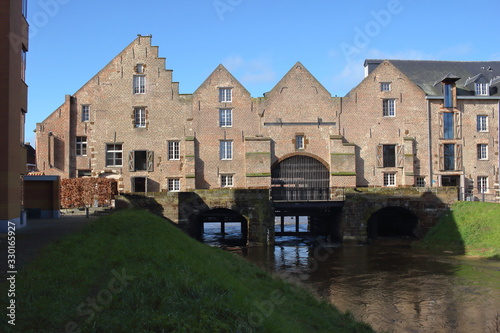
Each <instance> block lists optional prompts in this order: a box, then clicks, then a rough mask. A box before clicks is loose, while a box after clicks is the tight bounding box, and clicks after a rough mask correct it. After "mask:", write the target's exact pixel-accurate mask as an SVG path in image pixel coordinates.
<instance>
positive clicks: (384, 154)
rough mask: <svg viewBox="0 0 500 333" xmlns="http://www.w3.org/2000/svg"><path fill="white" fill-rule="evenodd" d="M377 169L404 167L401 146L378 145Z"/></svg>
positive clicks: (402, 148)
mask: <svg viewBox="0 0 500 333" xmlns="http://www.w3.org/2000/svg"><path fill="white" fill-rule="evenodd" d="M376 157H377V168H395V167H396V168H402V167H403V165H404V146H403V145H378V146H377V156H376Z"/></svg>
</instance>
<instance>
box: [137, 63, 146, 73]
mask: <svg viewBox="0 0 500 333" xmlns="http://www.w3.org/2000/svg"><path fill="white" fill-rule="evenodd" d="M144 67H146V66H144V64H137V65H136V66H135V72H136V73H138V74H142V73H144Z"/></svg>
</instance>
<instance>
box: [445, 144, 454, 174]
mask: <svg viewBox="0 0 500 333" xmlns="http://www.w3.org/2000/svg"><path fill="white" fill-rule="evenodd" d="M443 146H444V170H455V145H454V144H444V145H443Z"/></svg>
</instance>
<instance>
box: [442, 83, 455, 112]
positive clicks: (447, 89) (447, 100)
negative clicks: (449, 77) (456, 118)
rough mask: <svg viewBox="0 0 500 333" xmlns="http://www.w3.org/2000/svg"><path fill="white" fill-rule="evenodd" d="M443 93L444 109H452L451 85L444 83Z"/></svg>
mask: <svg viewBox="0 0 500 333" xmlns="http://www.w3.org/2000/svg"><path fill="white" fill-rule="evenodd" d="M443 90H444V91H443V93H444V107H445V108H452V107H453V85H451V84H449V83H445V84H444V86H443Z"/></svg>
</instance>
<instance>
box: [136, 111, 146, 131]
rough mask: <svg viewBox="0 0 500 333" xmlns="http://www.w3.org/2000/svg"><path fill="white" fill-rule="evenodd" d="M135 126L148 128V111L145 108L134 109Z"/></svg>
mask: <svg viewBox="0 0 500 333" xmlns="http://www.w3.org/2000/svg"><path fill="white" fill-rule="evenodd" d="M134 126H135V127H146V109H145V108H135V109H134Z"/></svg>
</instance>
